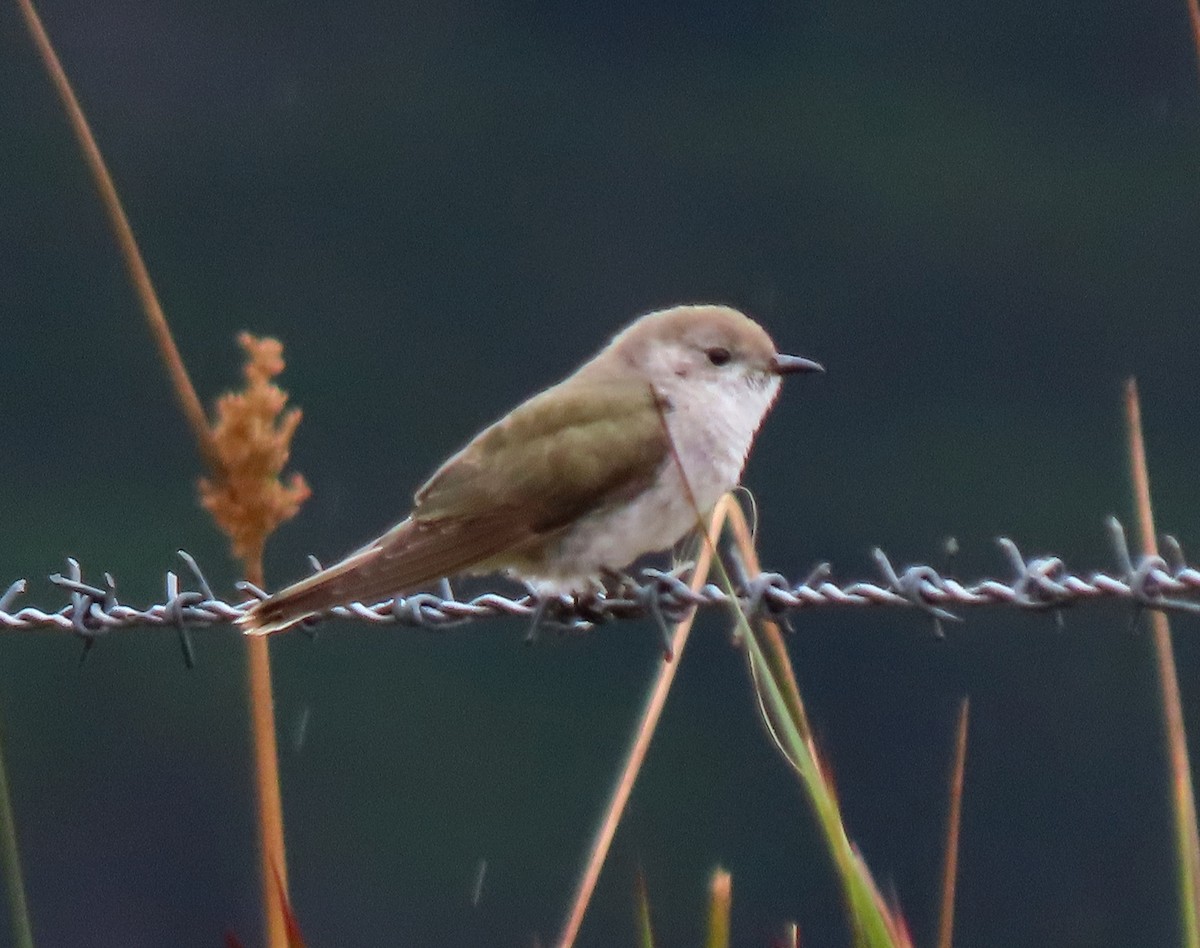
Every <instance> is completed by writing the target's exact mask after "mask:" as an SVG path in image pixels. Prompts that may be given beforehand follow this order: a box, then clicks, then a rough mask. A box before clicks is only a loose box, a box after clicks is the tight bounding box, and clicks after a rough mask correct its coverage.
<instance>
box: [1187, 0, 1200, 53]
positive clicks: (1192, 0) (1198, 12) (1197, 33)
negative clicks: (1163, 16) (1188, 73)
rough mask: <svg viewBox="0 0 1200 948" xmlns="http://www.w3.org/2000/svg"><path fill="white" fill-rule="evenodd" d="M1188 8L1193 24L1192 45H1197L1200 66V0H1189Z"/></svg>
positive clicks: (1189, 17) (1189, 18)
mask: <svg viewBox="0 0 1200 948" xmlns="http://www.w3.org/2000/svg"><path fill="white" fill-rule="evenodd" d="M1187 8H1188V20H1189V21H1190V22H1191V24H1192V45H1194V46H1195V47H1196V65H1197V67H1200V0H1187Z"/></svg>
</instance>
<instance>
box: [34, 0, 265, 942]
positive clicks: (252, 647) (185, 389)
mask: <svg viewBox="0 0 1200 948" xmlns="http://www.w3.org/2000/svg"><path fill="white" fill-rule="evenodd" d="M17 5H18V6H19V7H20V9H21V13H22V15H23V17H24V19H25V24H26V26H27V27H28V29H29V33H30V36H31V37H32V39H33V43H34V46H35V47H36V48H37V51H38V54H39V55H40V56H41V59H42V62H43V64H44V65H45V67H46V71H47V72H48V73H49V74H50V79H51V81H52V82H53V84H54V88H55V90H56V91H57V92H58V95H59V98H60V99H61V101H62V104H63V108H64V110H65V111H66V113H67V118H68V120H69V121H70V123H71V128H72V129H73V130H74V132H75V138H76V140H77V142H78V143H79V147H80V150H81V151H82V152H83V157H84V161H85V162H86V164H87V166H88V170H89V171H90V172H91V175H92V179H93V182H94V183H95V186H96V190H97V192H99V195H100V200H101V203H102V204H103V205H104V209H105V212H106V213H107V214H108V219H109V224H110V226H111V227H112V230H113V234H114V235H115V237H116V240H117V246H118V247H119V249H120V253H121V259H122V260H123V261H124V263H125V268H126V270H127V271H128V273H129V279H130V282H131V283H132V284H133V288H134V291H135V292H136V293H137V296H138V300H139V301H140V303H141V306H142V311H143V313H144V314H145V317H146V323H147V325H148V326H149V328H150V333H151V335H152V336H153V337H154V341H155V343H156V344H157V346H158V352H159V356H160V358H161V359H162V362H163V365H164V366H165V367H166V370H167V374H168V375H169V376H170V379H171V384H172V387H173V388H174V390H175V395H176V398H177V399H178V401H179V406H180V408H181V409H182V411H183V415H184V418H185V419H186V420H187V424H188V427H189V428H191V430H192V437H193V439H194V440H195V443H196V447H197V449H198V450H199V452H200V456H201V458H202V460H203V462H204V465H205V467H206V468H207V469H208V471H209V474H210V475H211V476H212V478H213V479H215V480H220V479H222V478H223V477H224V473H225V469H224V465H223V464H222V462H221V458H220V456H219V455H218V453H217V450H216V447H215V445H214V443H213V438H212V434H211V431H210V430H209V427H208V418H207V416H206V414H205V412H204V407H203V405H201V403H200V399H199V397H198V396H197V394H196V390H195V388H194V387H193V386H192V382H191V379H190V377H189V376H188V373H187V368H186V367H185V366H184V363H183V358H182V357H181V356H180V354H179V349H178V347H177V346H176V345H175V340H174V338H173V337H172V335H171V329H170V326H169V325H168V323H167V318H166V314H165V313H164V312H163V308H162V305H161V304H160V303H159V300H158V294H157V293H156V292H155V290H154V284H153V282H152V281H151V279H150V272H149V270H147V268H146V263H145V261H144V260H143V258H142V254H141V251H140V250H139V248H138V245H137V240H136V239H135V238H134V235H133V228H132V227H131V226H130V224H129V218H128V216H127V215H126V213H125V209H124V207H123V206H122V204H121V199H120V196H119V195H118V194H117V188H116V185H115V184H114V183H113V179H112V175H111V174H110V173H109V170H108V166H107V165H106V163H105V161H104V156H103V155H102V154H101V152H100V147H99V146H98V145H97V144H96V139H95V136H93V135H92V130H91V128H90V126H89V125H88V121H87V117H86V116H85V115H84V112H83V109H82V107H81V106H80V105H79V100H78V99H77V98H76V96H75V92H74V90H73V89H72V87H71V83H70V80H69V79H68V78H67V74H66V71H65V70H64V69H63V67H62V63H61V62H60V61H59V58H58V54H57V53H55V51H54V46H53V44H51V42H50V37H49V35H48V34H47V33H46V30H45V28H44V27H43V26H42V21H41V19H40V18H39V17H38V14H37V10H36V9H34V6H33V3H32V0H17ZM243 570H244V575H245V576H246V578H247V579H249V580H250V581H251V582H253V583H255V584H256V585H259V586H262V585H263V576H262V564H261V562H258V563H252V562H244V563H243ZM246 639H247V649H248V652H247V675H248V690H249V701H250V709H251V736H252V739H253V744H254V761H255V786H256V789H257V803H258V807H257V809H258V824H259V842H260V849H261V851H262V865H261V873H260V875H261V891H262V899H263V911H264V914H265V927H266V932H267V945H268V946H269V948H286V946H287V929H286V923H285V915H284V911H283V902H284V899H281V898H280V897H279V895H278V894H277V889H276V872H278V874H279V884H280V886H281V887H282V888H283V894H284V896H286V891H287V890H286V885H287V860H286V857H285V851H284V848H283V805H282V801H281V799H280V791H279V770H278V757H277V748H276V741H275V709H274V701H273V700H272V697H271V671H270V660H269V655H268V652H267V644H266V641H265V639H264V640H261V641H260V640H258V638H257V637H255V636H247V637H246Z"/></svg>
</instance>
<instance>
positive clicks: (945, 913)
mask: <svg viewBox="0 0 1200 948" xmlns="http://www.w3.org/2000/svg"><path fill="white" fill-rule="evenodd" d="M970 714H971V700H970V699H969V698H963V699H962V701H961V702H960V703H959V706H958V726H957V727H956V728H955V732H954V764H953V766H952V767H951V768H950V807H949V813H948V814H947V816H946V862H945V865H944V866H943V868H942V902H941V907H940V909H941V910H940V911H939V913H938V941H937V943H938V948H951V945H952V944H953V942H954V894H955V889H956V887H957V882H958V841H959V835H960V832H959V831H960V829H961V827H962V798H963V777H964V775H965V772H966V768H967V722H968V720H969V718H970Z"/></svg>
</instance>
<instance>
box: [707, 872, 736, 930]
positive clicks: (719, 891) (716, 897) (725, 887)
mask: <svg viewBox="0 0 1200 948" xmlns="http://www.w3.org/2000/svg"><path fill="white" fill-rule="evenodd" d="M732 911H733V876H731V875H730V874H729V873H728V872H727V871H726V870H724V869H722V868H721V867H720V866H718V867H717V868H716V869H714V870H713V874H712V879H711V880H710V881H709V883H708V935H707V936H706V937H705V939H704V948H729V919H730V916H731V915H732Z"/></svg>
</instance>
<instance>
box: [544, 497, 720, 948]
mask: <svg viewBox="0 0 1200 948" xmlns="http://www.w3.org/2000/svg"><path fill="white" fill-rule="evenodd" d="M731 509H736V504H734V502H733V498H732V497H729V496H725V497H722V498H721V499H720V500H719V501H717V505H716V507H714V508H713V512H712V516H711V517H710V518H709V523H708V526H707V528H706V529H705V531H704V532H705V535H706V536H707V537H708V542H707V543H705V544H703V545H702V546H701V548H700V551H699V553H698V555H697V557H696V568H695V570H694V572H693V574H692V581H691V583H690V587H691V589H692V591H693V592H694V591H697V590H699V589H700V587H702V586H703V585H704V584H705V583H706V582H708V570H709V568H710V566H711V564H712V562H713V550H714V549H715V544H716V539H717V537H718V536H719V535H720V532H721V527H722V526H723V525H724V523H725V518H726V517H727V516H728V515H729V511H730V510H731ZM695 619H696V612H695V611H694V610H693V612H692V613H691V614H690V615H689V616H688V617H687V618H686V619H684V620H683V621H682V622H680V623H679V624H678V625H677V626H675V631H674V633H673V634H672V636H671V654H672V656H673V657H672V659H667V658H664V659H663V661H662V662H661V663H660V664H659V666H658V674H657V675H656V676H655V678H654V681H653V683H652V684H651V687H650V693H649V694H648V695H647V697H646V703H645V705H644V706H643V708H642V714H641V717H640V718H639V719H638V725H637V730H636V731H635V732H634V739H633V745H632V746H631V747H630V748H629V754H628V755H627V756H626V758H625V764H624V765H623V766H622V768H621V773H620V775H619V776H618V778H617V782H616V784H615V786H614V787H613V791H612V795H611V796H610V797H609V801H608V806H607V807H606V808H605V811H604V818H603V819H602V820H601V822H600V828H599V829H598V830H597V831H596V836H595V839H594V840H593V841H592V848H591V850H590V851H589V853H588V859H587V862H586V863H585V865H584V870H583V873H582V875H581V876H580V878H579V885H578V886H577V887H576V890H575V895H574V897H573V898H572V900H571V906H570V909H569V910H568V912H567V919H566V921H565V922H564V923H563V929H562V934H560V935H559V937H558V941H557V942H555V944H556V945H557V946H558V948H571V946H572V945H574V944H575V939H576V937H578V935H579V927H580V925H582V924H583V916H584V913H585V912H586V911H587V907H588V903H589V902H590V901H591V898H592V893H593V892H594V891H595V889H596V882H597V881H598V880H599V878H600V870H601V869H602V868H603V867H604V860H605V859H606V858H607V856H608V849H609V846H610V845H611V844H612V840H613V836H614V835H615V834H616V832H617V824H618V823H620V821H621V815H622V814H623V813H624V812H625V805H626V804H627V803H628V802H629V795H630V793H632V792H633V784H634V781H635V780H637V775H638V773H639V772H640V771H641V769H642V763H643V761H645V759H646V751H647V750H648V749H649V748H650V740H651V738H653V736H654V731H655V729H656V728H657V727H658V720H659V718H660V717H661V716H662V709H663V705H664V704H666V701H667V693H668V692H669V691H670V690H671V683H672V682H673V681H674V680H675V672H676V671H677V670H678V668H679V661H680V659H681V657H682V656H683V649H684V646H686V645H687V640H688V636H689V635H690V634H691V631H692V624H693V623H694V622H695Z"/></svg>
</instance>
